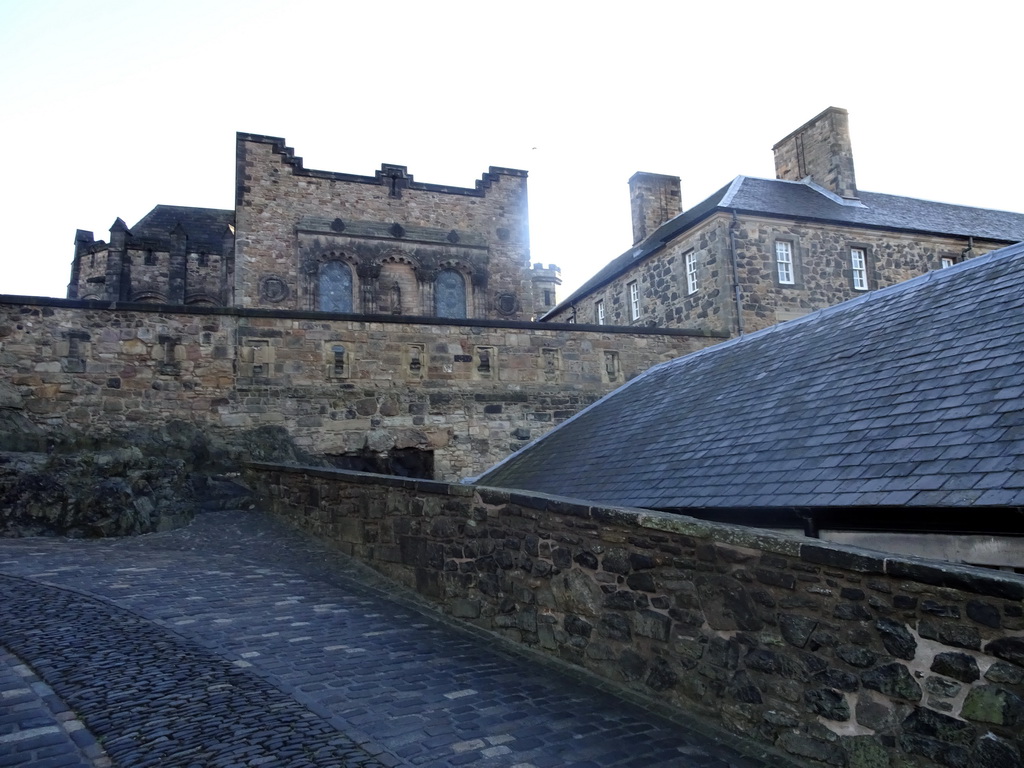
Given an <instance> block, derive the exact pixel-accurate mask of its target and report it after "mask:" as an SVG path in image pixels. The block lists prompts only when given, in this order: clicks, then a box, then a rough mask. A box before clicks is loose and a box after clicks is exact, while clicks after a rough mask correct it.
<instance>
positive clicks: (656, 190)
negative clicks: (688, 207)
mask: <svg viewBox="0 0 1024 768" xmlns="http://www.w3.org/2000/svg"><path fill="white" fill-rule="evenodd" d="M629 205H630V209H631V210H632V212H633V245H636V244H637V243H639V242H640V241H641V240H645V239H647V237H648V236H650V234H651V233H652V232H654V230H656V229H657V228H658V227H660V226H661V225H662V224H664V223H665V222H666V221H668V220H669V219H671V218H673V217H675V216H678V215H679V214H680V213H682V212H683V203H682V198H681V196H680V194H679V177H678V176H664V175H662V174H660V173H643V172H641V171H638V172H636V173H634V174H633V176H632V177H631V178H630V180H629Z"/></svg>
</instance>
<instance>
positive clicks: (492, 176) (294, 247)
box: [235, 134, 533, 320]
mask: <svg viewBox="0 0 1024 768" xmlns="http://www.w3.org/2000/svg"><path fill="white" fill-rule="evenodd" d="M527 214H528V212H527V198H526V173H525V172H524V171H517V170H511V169H498V168H492V169H491V171H490V172H489V173H487V174H485V175H484V177H483V179H482V180H481V181H479V182H477V186H476V188H473V189H468V188H457V187H444V186H440V185H431V184H422V183H419V182H415V181H414V179H413V177H412V176H411V175H410V174H408V173H407V171H406V169H405V168H404V167H403V166H387V165H386V166H384V167H383V168H382V169H381V171H379V172H378V173H377V175H376V176H374V177H364V176H355V175H352V174H342V173H332V172H326V171H315V170H308V169H304V168H303V167H302V163H301V160H299V159H298V158H295V157H294V155H293V153H292V150H291V149H290V148H288V147H286V146H285V145H284V142H283V140H281V139H273V138H271V137H266V136H253V135H249V134H239V137H238V171H237V196H236V211H235V223H236V241H235V247H236V272H235V302H236V304H238V305H240V306H245V307H254V306H264V307H266V306H269V305H270V304H274V305H276V306H279V307H280V308H282V309H311V308H314V307H315V293H316V285H315V279H316V269H317V266H318V263H320V262H322V261H323V260H324V259H338V260H351V261H352V262H353V264H354V265H355V266H358V267H359V274H358V275H357V278H362V280H363V285H364V286H376V283H375V282H373V281H375V280H376V279H377V278H378V277H379V271H380V267H381V264H382V263H385V262H387V261H389V260H390V261H399V262H402V263H407V264H410V265H412V266H413V267H414V268H415V270H416V272H417V278H418V279H419V280H420V281H421V282H424V283H425V284H428V285H429V284H432V281H433V279H434V276H435V274H436V272H437V270H438V269H443V268H452V269H456V270H458V271H459V272H461V273H462V274H464V276H465V279H466V281H467V288H468V289H469V293H470V309H469V314H468V316H469V317H488V318H498V317H507V318H509V319H513V320H528V319H530V317H531V316H532V315H533V295H532V284H531V280H530V274H529V266H530V265H529V230H528V218H527ZM297 232H300V233H301V234H302V242H301V243H296V233H297ZM268 280H271V281H272V285H273V286H274V287H273V288H272V289H271V290H269V291H268V289H267V285H268V283H267V281H268ZM387 288H388V286H382V287H380V291H379V293H381V295H383V293H384V292H385V291H386V290H387ZM373 290H374V291H377V288H376V287H374V288H373ZM503 297H504V298H503ZM507 297H513V298H512V299H509V298H507ZM428 303H429V299H428ZM431 309H432V308H431ZM356 311H372V310H370V309H367V308H364V309H362V310H360V309H359V308H358V307H357V309H356ZM382 311H386V310H382ZM406 313H407V314H421V313H422V314H433V312H432V311H429V312H428V311H423V312H416V311H407V312H406Z"/></svg>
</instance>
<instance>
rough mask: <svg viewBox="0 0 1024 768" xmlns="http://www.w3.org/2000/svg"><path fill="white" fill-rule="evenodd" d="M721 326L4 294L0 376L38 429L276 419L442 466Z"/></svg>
mask: <svg viewBox="0 0 1024 768" xmlns="http://www.w3.org/2000/svg"><path fill="white" fill-rule="evenodd" d="M718 340H719V339H717V338H714V337H710V336H699V335H689V334H685V333H679V332H676V333H672V332H667V333H666V332H656V333H655V332H649V331H646V330H643V329H638V330H636V331H632V330H623V329H619V330H618V331H615V330H614V329H609V330H608V331H596V330H581V329H576V328H573V327H571V326H563V327H561V328H559V327H558V326H552V325H548V324H544V325H541V324H536V323H525V322H520V323H515V322H509V323H499V322H494V321H463V322H462V323H459V322H457V321H452V322H450V323H449V324H445V325H442V324H438V323H436V322H434V321H433V320H427V319H417V318H410V317H387V316H382V317H375V318H361V319H359V318H353V317H351V316H350V317H348V318H345V319H342V318H339V317H338V316H331V315H325V314H321V313H311V312H306V313H302V312H273V311H266V310H242V309H227V308H214V307H194V308H186V307H168V306H159V305H148V304H146V305H142V304H139V305H117V304H105V303H104V304H101V303H98V302H81V301H71V300H58V299H38V300H33V301H32V302H28V303H26V300H25V299H23V298H18V297H0V376H2V377H3V379H4V380H5V381H7V382H8V383H10V384H11V385H13V387H14V392H15V396H16V398H17V406H16V407H17V410H18V411H19V412H20V413H23V414H25V415H26V416H27V417H28V418H29V419H30V420H31V422H32V424H33V425H35V426H37V427H38V428H40V429H41V430H43V431H44V432H45V433H46V435H47V436H48V437H46V438H45V439H44V442H45V440H51V442H52V441H56V442H61V441H68V440H70V439H71V438H72V437H73V436H76V435H77V436H79V437H82V438H88V439H89V440H93V439H95V438H98V437H101V436H106V437H107V438H108V442H110V443H112V444H115V445H116V444H117V439H118V436H119V435H120V436H125V435H127V436H129V437H130V440H131V441H132V442H134V441H135V440H136V439H137V438H136V437H135V435H136V434H137V433H141V432H146V433H147V434H153V433H154V432H162V431H163V430H164V428H165V425H167V424H168V423H169V422H172V421H173V422H184V423H185V424H187V425H190V427H191V430H192V431H191V432H189V434H192V432H196V431H198V432H200V433H205V434H206V436H207V437H208V438H210V439H215V440H218V441H226V442H228V443H230V442H232V441H235V442H244V441H247V440H249V438H248V437H244V439H243V437H242V436H244V435H251V434H253V433H254V431H257V430H260V429H272V430H277V431H272V432H271V433H268V434H272V435H273V438H272V439H273V440H280V439H281V435H282V434H284V435H285V436H286V438H287V439H290V440H291V441H292V443H293V444H294V446H295V448H296V449H298V450H299V451H302V452H306V453H308V454H314V455H321V456H326V457H327V459H328V460H329V461H336V460H341V459H345V460H348V459H351V458H352V457H359V456H362V457H365V458H367V460H372V459H374V458H375V457H376V458H379V457H386V456H395V455H398V454H400V453H401V452H406V453H411V454H415V455H418V456H421V457H424V458H425V459H426V460H427V461H428V466H429V463H430V462H432V464H433V476H434V477H438V478H445V479H457V478H460V477H466V476H468V475H473V474H477V473H479V472H481V471H483V470H484V469H485V468H487V467H488V466H491V465H492V464H494V463H495V462H497V461H499V460H500V459H503V458H504V457H505V456H507V455H508V454H509V453H511V452H512V451H514V450H516V449H518V448H520V447H522V446H523V445H525V444H526V443H527V442H528V441H529V440H531V439H534V438H537V437H539V436H540V435H541V434H543V433H544V432H546V431H547V430H548V429H550V428H551V427H552V426H554V425H555V424H557V423H559V422H561V421H564V420H565V419H567V418H569V417H570V416H572V415H573V414H574V413H576V412H577V411H579V410H580V409H581V408H583V407H585V406H586V405H589V404H590V403H592V402H594V401H595V400H597V399H598V398H599V397H601V396H602V395H604V394H605V393H607V392H609V391H611V390H612V389H614V388H616V387H617V386H619V385H621V384H622V383H623V382H625V381H626V380H627V379H629V378H631V377H633V376H635V375H636V374H638V373H640V372H641V371H643V370H646V369H647V368H649V367H650V366H652V365H654V364H656V363H658V362H661V361H663V360H667V359H670V358H672V357H676V356H679V355H682V354H685V353H688V352H692V351H695V350H697V349H700V348H702V347H704V346H707V345H708V344H710V343H714V342H715V341H718ZM7 406H8V408H9V409H10V408H14V407H15V406H13V405H10V404H7ZM2 407H3V406H0V409H2ZM186 431H188V430H186ZM191 439H192V438H191V437H190V438H189V440H191ZM72 442H73V441H72ZM246 450H248V449H246ZM346 457H347V458H346Z"/></svg>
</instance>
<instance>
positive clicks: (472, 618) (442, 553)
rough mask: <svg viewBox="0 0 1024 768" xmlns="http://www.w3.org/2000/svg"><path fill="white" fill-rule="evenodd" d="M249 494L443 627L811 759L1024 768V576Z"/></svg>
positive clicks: (427, 497)
mask: <svg viewBox="0 0 1024 768" xmlns="http://www.w3.org/2000/svg"><path fill="white" fill-rule="evenodd" d="M248 474H249V479H250V481H251V482H252V483H253V485H254V487H256V488H258V493H259V494H260V495H261V501H262V503H263V505H264V506H266V507H267V508H268V509H270V510H272V511H273V512H274V513H276V514H278V515H280V516H282V517H284V518H287V519H288V520H290V521H292V522H293V523H295V524H297V525H299V526H301V527H303V528H305V529H306V530H308V531H310V532H311V533H313V534H315V535H317V536H321V537H323V538H324V539H328V540H330V541H332V542H334V543H336V544H337V545H339V547H340V548H341V549H342V550H344V551H345V552H347V553H348V554H351V555H354V556H356V557H358V558H360V559H362V560H364V561H366V562H367V563H369V564H370V565H372V566H373V567H375V568H376V569H378V570H380V571H381V572H382V573H384V574H386V575H387V576H389V577H391V578H393V579H395V580H397V581H399V582H401V583H402V584H405V585H406V586H409V587H412V588H414V589H416V590H417V591H418V592H420V593H421V594H423V595H425V596H427V597H429V598H430V599H432V600H433V601H435V602H436V603H437V604H438V605H439V607H440V608H441V609H442V610H444V611H445V612H446V613H449V614H450V615H452V616H454V617H457V618H461V619H465V620H466V621H469V622H472V623H474V624H476V625H478V626H481V627H484V628H486V629H489V630H491V631H494V632H496V633H498V634H500V635H502V636H504V637H506V638H508V639H510V640H512V641H514V642H517V643H522V644H524V645H527V646H529V647H531V648H534V649H538V650H540V651H543V652H546V653H550V654H553V655H555V656H558V657H559V658H561V659H564V660H566V661H568V662H570V663H573V664H576V665H579V666H581V667H585V668H586V669H588V670H590V671H592V672H594V673H596V674H598V675H600V676H602V677H605V678H607V679H609V680H612V681H615V682H616V683H618V684H620V685H623V686H625V687H627V688H628V689H631V690H632V691H635V692H638V693H640V694H642V695H645V696H647V697H650V698H651V699H653V700H655V701H657V702H659V703H661V704H662V705H666V706H671V707H677V708H680V709H682V710H687V711H692V710H694V709H696V710H698V711H700V712H702V713H704V714H707V715H710V716H712V717H714V718H717V719H718V720H719V722H720V723H721V724H722V725H724V726H725V727H726V728H728V729H730V730H733V731H735V732H737V733H742V734H744V735H746V736H750V737H753V738H755V739H758V740H760V741H762V742H764V743H766V744H772V745H774V746H775V747H777V748H780V749H782V750H785V751H786V752H788V753H790V754H792V755H795V756H797V757H799V758H805V759H807V760H809V761H811V762H813V763H816V764H823V765H834V766H850V768H869V767H871V768H874V767H875V766H890V765H891V766H933V765H943V766H950V767H951V768H966V767H967V766H986V768H995V766H1006V767H1007V768H1009V767H1010V766H1015V767H1019V766H1021V765H1022V764H1024V763H1022V760H1021V747H1022V742H1024V739H1022V734H1024V610H1022V599H1024V578H1022V577H1020V576H1015V575H1013V574H1002V573H998V572H992V571H985V570H981V569H974V568H969V567H956V566H952V565H947V564H943V563H940V562H937V561H928V560H914V559H909V558H903V557H899V556H892V555H884V554H881V553H876V552H871V551H869V550H858V549H855V548H850V547H842V546H840V545H834V544H828V543H825V542H820V541H818V540H814V539H806V538H798V537H789V536H784V535H781V534H775V533H772V532H768V531H763V530H758V529H748V528H739V527H735V526H728V525H721V524H710V523H703V522H700V521H697V520H694V519H691V518H686V517H681V516H674V515H669V514H665V513H657V512H648V511H643V510H631V509H616V508H604V507H594V506H588V505H586V503H585V502H577V501H573V500H568V499H558V498H552V497H545V496H541V495H532V494H520V493H514V492H512V493H510V492H508V491H500V490H495V489H488V488H483V487H474V486H470V485H459V486H451V485H445V484H441V483H432V482H426V481H413V480H403V479H400V478H389V477H382V476H374V475H360V474H358V473H345V472H331V471H317V470H304V469H301V468H284V467H278V466H271V465H261V466H252V467H250V470H249V473H248Z"/></svg>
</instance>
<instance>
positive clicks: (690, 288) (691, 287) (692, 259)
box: [686, 251, 697, 293]
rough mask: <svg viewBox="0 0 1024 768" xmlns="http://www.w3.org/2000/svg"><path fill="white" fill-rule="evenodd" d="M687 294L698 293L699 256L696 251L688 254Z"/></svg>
mask: <svg viewBox="0 0 1024 768" xmlns="http://www.w3.org/2000/svg"><path fill="white" fill-rule="evenodd" d="M686 292H687V293H696V292H697V254H696V253H695V252H694V251H690V252H689V253H688V254H686Z"/></svg>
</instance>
